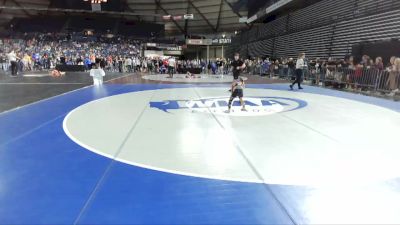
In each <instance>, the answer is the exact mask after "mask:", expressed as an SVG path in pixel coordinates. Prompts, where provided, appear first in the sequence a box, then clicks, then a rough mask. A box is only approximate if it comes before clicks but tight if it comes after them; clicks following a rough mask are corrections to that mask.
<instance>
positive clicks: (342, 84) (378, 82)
mask: <svg viewBox="0 0 400 225" xmlns="http://www.w3.org/2000/svg"><path fill="white" fill-rule="evenodd" d="M246 72H247V73H249V74H255V75H261V76H269V77H271V78H273V77H279V78H281V79H286V80H294V78H295V70H294V69H292V68H289V67H287V66H284V65H279V66H278V67H276V66H274V65H270V66H269V68H266V67H264V66H263V65H255V66H250V67H249V68H248V69H247V71H246ZM303 74H304V76H303V79H304V81H305V82H307V83H309V84H311V85H317V86H327V87H334V88H338V89H344V88H346V89H350V90H357V91H375V92H383V93H393V92H394V91H397V92H400V91H399V89H400V72H398V73H393V72H389V71H388V70H379V69H374V68H362V67H357V68H343V67H337V66H329V65H328V66H326V67H324V68H318V67H317V68H316V67H313V66H311V67H308V68H306V69H304V73H303Z"/></svg>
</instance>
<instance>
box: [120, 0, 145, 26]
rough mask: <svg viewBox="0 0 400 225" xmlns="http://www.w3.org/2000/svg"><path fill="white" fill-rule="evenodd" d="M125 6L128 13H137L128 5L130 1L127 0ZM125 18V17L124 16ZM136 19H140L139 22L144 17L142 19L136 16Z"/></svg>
mask: <svg viewBox="0 0 400 225" xmlns="http://www.w3.org/2000/svg"><path fill="white" fill-rule="evenodd" d="M124 4H125V7H124V8H125V9H127V11H128V12H132V13H135V10H133V9H132V8H131V7H130V6H129V4H128V0H125V1H124ZM122 17H123V16H122ZM135 17H136V19H138V20H139V21H142V17H140V16H139V15H135Z"/></svg>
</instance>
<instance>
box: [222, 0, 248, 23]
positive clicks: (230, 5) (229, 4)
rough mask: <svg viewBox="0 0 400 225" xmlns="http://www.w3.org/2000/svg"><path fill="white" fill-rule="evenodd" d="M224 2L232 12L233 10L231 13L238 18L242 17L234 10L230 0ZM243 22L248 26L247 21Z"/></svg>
mask: <svg viewBox="0 0 400 225" xmlns="http://www.w3.org/2000/svg"><path fill="white" fill-rule="evenodd" d="M224 2H225V3H226V4H227V5H228V6H229V8H231V9H232V12H233V13H235V14H236V15H237V16H238V17H239V18H242V15H240V13H238V12H236V11H235V10H234V9H233V6H232V4H231V3H230V2H228V0H224ZM238 22H239V21H238ZM245 24H246V25H247V27H249V28H250V25H249V24H248V23H245Z"/></svg>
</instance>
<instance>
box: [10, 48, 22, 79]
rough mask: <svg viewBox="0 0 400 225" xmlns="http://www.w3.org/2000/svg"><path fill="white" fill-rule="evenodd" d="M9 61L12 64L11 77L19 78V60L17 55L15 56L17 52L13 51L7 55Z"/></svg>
mask: <svg viewBox="0 0 400 225" xmlns="http://www.w3.org/2000/svg"><path fill="white" fill-rule="evenodd" d="M7 58H8V61H9V62H10V63H11V75H12V76H17V73H18V63H17V59H19V58H18V57H17V54H15V51H14V50H12V51H11V52H10V53H8V54H7Z"/></svg>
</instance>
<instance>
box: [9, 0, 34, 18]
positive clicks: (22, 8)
mask: <svg viewBox="0 0 400 225" xmlns="http://www.w3.org/2000/svg"><path fill="white" fill-rule="evenodd" d="M11 1H12V2H14V4H15V5H16V6H18V7H21V10H22V11H23V12H24V13H25V14H26V15H27V16H28V17H31V16H32V15H31V14H30V13H29V12H28V10H26V9H25V8H24V7H23V6H22V5H21V4H19V2H17V1H15V0H11Z"/></svg>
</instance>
